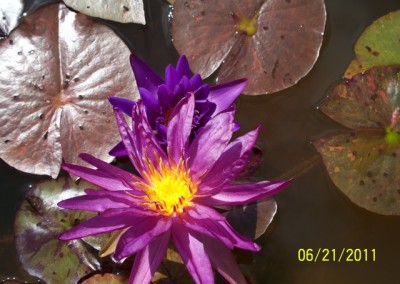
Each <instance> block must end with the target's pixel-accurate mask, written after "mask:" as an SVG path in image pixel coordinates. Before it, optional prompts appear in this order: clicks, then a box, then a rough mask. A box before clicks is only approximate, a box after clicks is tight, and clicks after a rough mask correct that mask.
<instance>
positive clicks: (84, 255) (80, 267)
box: [14, 177, 101, 283]
mask: <svg viewBox="0 0 400 284" xmlns="http://www.w3.org/2000/svg"><path fill="white" fill-rule="evenodd" d="M88 187H90V188H93V186H92V185H90V184H89V183H87V182H84V181H80V182H79V183H78V184H76V183H74V181H73V180H72V179H70V178H66V177H61V178H59V179H58V180H50V181H44V182H42V183H39V184H37V185H36V186H34V187H33V188H31V189H30V190H29V191H28V192H27V194H26V196H25V199H24V201H23V202H22V204H21V206H20V208H19V210H18V212H17V214H16V218H15V224H14V232H15V237H16V247H17V251H18V254H19V257H20V260H21V262H22V264H23V266H24V268H25V269H26V270H27V271H28V272H29V273H30V274H32V275H34V276H37V277H39V278H41V279H43V280H44V281H45V282H46V283H77V282H78V280H79V279H81V278H82V277H83V276H85V275H87V274H88V273H90V272H93V271H95V270H99V269H100V268H101V267H100V263H99V261H98V259H97V257H96V251H95V250H93V249H92V248H90V247H89V246H88V245H87V244H86V243H85V242H84V241H82V240H74V241H68V242H66V241H59V240H58V239H57V236H58V234H60V233H61V232H63V231H64V230H66V229H69V228H71V227H73V226H74V225H76V224H78V223H80V222H82V221H84V220H86V219H88V218H91V217H93V216H95V213H89V212H83V211H70V210H65V209H60V208H59V207H58V206H57V203H58V202H59V201H61V200H64V199H66V198H69V197H73V196H77V195H82V193H83V190H84V189H86V188H88Z"/></svg>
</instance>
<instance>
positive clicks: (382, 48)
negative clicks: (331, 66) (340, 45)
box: [345, 10, 400, 78]
mask: <svg viewBox="0 0 400 284" xmlns="http://www.w3.org/2000/svg"><path fill="white" fill-rule="evenodd" d="M399 41H400V10H399V11H396V12H391V13H389V14H387V15H385V16H383V17H381V18H379V19H378V20H376V21H375V22H373V23H372V24H371V25H370V26H369V27H368V28H366V29H365V31H364V32H363V33H362V34H361V36H360V38H359V39H358V40H357V42H356V44H355V46H354V52H355V54H356V58H355V59H354V60H353V61H352V62H351V63H350V65H349V66H348V67H347V70H346V72H345V77H346V78H351V77H353V76H354V75H356V74H359V73H363V72H365V71H366V70H368V69H370V68H371V67H374V66H381V65H390V64H400V48H399Z"/></svg>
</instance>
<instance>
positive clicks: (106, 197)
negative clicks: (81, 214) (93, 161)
mask: <svg viewBox="0 0 400 284" xmlns="http://www.w3.org/2000/svg"><path fill="white" fill-rule="evenodd" d="M92 191H93V192H96V191H97V192H98V193H97V194H87V195H81V196H77V197H73V198H69V199H66V200H63V201H60V202H59V203H58V204H57V205H58V206H59V207H62V208H67V209H73V210H86V211H92V212H103V211H105V210H107V209H111V208H129V207H132V206H135V205H136V204H137V203H138V202H137V201H136V200H135V199H133V198H132V197H130V196H129V195H127V194H126V193H125V191H124V192H111V191H104V190H94V189H91V190H85V192H92Z"/></svg>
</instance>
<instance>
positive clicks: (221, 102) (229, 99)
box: [208, 79, 247, 115]
mask: <svg viewBox="0 0 400 284" xmlns="http://www.w3.org/2000/svg"><path fill="white" fill-rule="evenodd" d="M246 86H247V80H246V79H240V80H235V81H232V82H228V83H225V84H221V85H216V86H212V87H211V88H210V94H209V95H208V100H209V101H210V102H213V103H215V104H216V105H217V109H216V110H215V112H214V115H215V114H218V113H220V112H221V111H224V110H225V109H227V108H228V107H229V106H230V105H232V103H233V102H234V101H235V99H236V98H237V97H238V96H239V95H240V94H241V93H242V92H243V90H244V89H245V88H246Z"/></svg>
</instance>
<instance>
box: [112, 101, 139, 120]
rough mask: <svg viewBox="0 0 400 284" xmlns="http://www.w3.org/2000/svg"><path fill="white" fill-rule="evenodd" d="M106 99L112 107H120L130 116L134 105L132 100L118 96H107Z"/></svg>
mask: <svg viewBox="0 0 400 284" xmlns="http://www.w3.org/2000/svg"><path fill="white" fill-rule="evenodd" d="M108 101H109V102H110V103H111V104H112V106H113V107H116V108H118V109H120V110H121V111H122V112H124V113H125V114H127V115H128V116H132V108H133V106H134V105H135V102H134V101H131V100H128V99H125V98H119V97H108Z"/></svg>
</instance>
